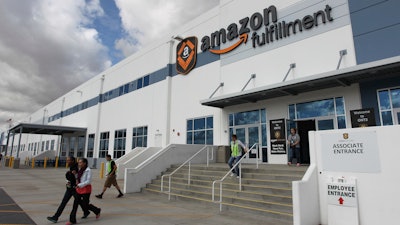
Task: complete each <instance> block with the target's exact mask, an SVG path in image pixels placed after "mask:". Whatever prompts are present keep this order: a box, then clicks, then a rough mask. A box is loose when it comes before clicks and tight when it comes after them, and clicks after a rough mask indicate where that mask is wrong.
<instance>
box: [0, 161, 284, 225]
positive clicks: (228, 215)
mask: <svg viewBox="0 0 400 225" xmlns="http://www.w3.org/2000/svg"><path fill="white" fill-rule="evenodd" d="M65 172H66V169H65V168H59V169H54V168H48V169H10V168H4V167H0V187H2V188H3V190H4V191H5V192H6V193H7V194H8V195H9V196H10V197H11V198H12V199H13V201H14V202H15V203H16V204H17V205H18V206H19V207H20V208H21V209H22V210H23V211H24V212H25V213H26V214H27V215H28V216H29V217H30V218H31V219H32V220H33V221H34V222H35V223H36V224H39V225H43V224H53V223H52V222H50V221H48V220H47V219H46V217H47V216H52V215H53V214H54V213H55V211H56V210H57V207H58V205H59V203H60V201H61V199H62V197H63V195H64V191H65V177H64V174H65ZM92 172H93V182H92V185H93V193H92V196H91V203H92V204H94V205H95V206H97V207H100V208H101V209H102V211H101V217H100V219H98V220H96V219H95V217H94V215H93V214H91V215H90V216H89V217H88V218H87V219H80V217H81V216H82V211H81V209H80V208H79V209H78V214H77V220H78V223H79V224H97V225H103V224H104V225H106V224H107V225H109V224H118V225H124V224H143V225H152V224H175V225H178V224H179V225H184V224H221V225H223V224H227V225H228V224H229V225H235V224H241V225H243V224H265V225H274V224H276V225H278V224H279V225H282V224H287V222H286V223H284V222H282V221H272V220H271V219H270V218H267V217H264V216H262V215H256V214H255V215H251V214H248V213H244V212H236V211H235V212H233V211H223V212H222V213H220V212H219V210H218V205H217V204H216V205H215V206H214V205H210V204H204V203H198V202H190V201H183V200H171V201H168V197H167V195H165V196H164V195H156V194H143V193H134V194H126V195H125V196H124V197H123V198H119V199H117V198H115V197H116V196H117V194H118V193H117V190H116V189H115V188H114V187H112V188H111V189H109V190H107V192H106V193H105V194H104V196H103V199H97V198H95V197H94V194H97V193H99V192H100V191H101V190H102V186H103V182H104V179H100V178H99V170H92ZM118 183H119V185H120V186H123V181H122V180H119V182H118ZM72 202H73V200H72V199H71V200H70V202H69V203H68V205H67V207H66V208H65V210H64V212H63V214H62V215H61V217H60V218H59V221H58V224H65V223H66V222H67V221H68V218H69V213H70V211H71V208H72ZM2 212H3V213H13V212H12V211H11V210H9V211H7V209H5V208H0V213H2ZM14 213H15V214H18V213H21V212H14ZM0 216H1V214H0ZM10 220H11V219H10ZM1 223H4V221H2V222H0V224H1ZM6 224H21V223H19V222H18V221H7V222H6ZM25 224H30V223H25Z"/></svg>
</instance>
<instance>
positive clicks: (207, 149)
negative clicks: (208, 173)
mask: <svg viewBox="0 0 400 225" xmlns="http://www.w3.org/2000/svg"><path fill="white" fill-rule="evenodd" d="M209 149H210V147H207V167H208V165H209V164H208V158H209V157H208V156H209Z"/></svg>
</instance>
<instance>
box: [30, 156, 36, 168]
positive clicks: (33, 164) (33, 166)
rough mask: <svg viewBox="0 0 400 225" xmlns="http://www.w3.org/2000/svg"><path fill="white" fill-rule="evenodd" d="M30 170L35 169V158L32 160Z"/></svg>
mask: <svg viewBox="0 0 400 225" xmlns="http://www.w3.org/2000/svg"><path fill="white" fill-rule="evenodd" d="M31 166H32V169H33V168H35V158H32V165H31Z"/></svg>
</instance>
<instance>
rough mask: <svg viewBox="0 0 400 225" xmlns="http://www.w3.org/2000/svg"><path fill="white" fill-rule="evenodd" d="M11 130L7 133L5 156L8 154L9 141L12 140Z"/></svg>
mask: <svg viewBox="0 0 400 225" xmlns="http://www.w3.org/2000/svg"><path fill="white" fill-rule="evenodd" d="M10 134H11V132H10V130H8V135H7V143H6V152H5V153H4V156H7V150H8V143H9V141H10Z"/></svg>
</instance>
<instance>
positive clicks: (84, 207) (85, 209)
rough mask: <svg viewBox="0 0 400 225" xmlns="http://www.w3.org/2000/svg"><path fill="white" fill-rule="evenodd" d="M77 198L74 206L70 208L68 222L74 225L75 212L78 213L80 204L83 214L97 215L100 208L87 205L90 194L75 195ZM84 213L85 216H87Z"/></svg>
mask: <svg viewBox="0 0 400 225" xmlns="http://www.w3.org/2000/svg"><path fill="white" fill-rule="evenodd" d="M76 196H77V198H75V201H74V205H73V207H72V211H71V214H70V215H69V221H70V222H71V223H76V211H78V205H79V204H80V205H81V207H82V210H83V212H84V213H85V212H88V213H89V211H92V212H93V213H94V214H96V215H97V214H99V213H100V208H97V207H96V206H94V205H92V204H89V200H90V193H89V194H81V195H80V194H76ZM88 213H85V214H88Z"/></svg>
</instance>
